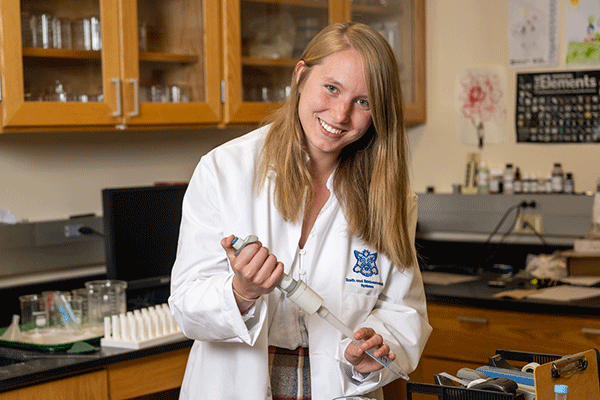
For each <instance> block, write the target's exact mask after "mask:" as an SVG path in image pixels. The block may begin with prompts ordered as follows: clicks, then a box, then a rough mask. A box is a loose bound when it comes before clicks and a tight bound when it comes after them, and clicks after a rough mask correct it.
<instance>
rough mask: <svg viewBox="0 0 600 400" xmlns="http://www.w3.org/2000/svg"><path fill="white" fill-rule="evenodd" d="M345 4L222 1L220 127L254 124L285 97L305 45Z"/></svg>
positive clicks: (290, 0)
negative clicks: (222, 75) (222, 106)
mask: <svg viewBox="0 0 600 400" xmlns="http://www.w3.org/2000/svg"><path fill="white" fill-rule="evenodd" d="M346 1H348V0H281V1H272V0H239V1H224V2H223V3H224V13H225V16H224V21H225V26H224V27H223V34H224V39H223V46H224V47H223V49H224V50H223V68H224V81H223V86H224V94H225V96H224V101H225V104H224V123H225V124H238V123H257V122H260V121H261V120H262V119H263V118H264V117H265V116H267V115H268V114H269V112H271V111H273V110H274V109H275V108H276V107H278V106H280V105H281V103H282V102H283V101H285V99H286V98H287V95H288V93H289V85H290V80H291V78H292V71H293V68H294V66H295V65H296V63H297V62H298V56H299V55H300V52H301V50H303V48H304V47H305V46H306V44H308V41H309V40H310V39H311V38H312V37H313V36H314V35H315V34H316V33H317V32H318V31H319V30H321V29H322V28H324V27H325V26H327V25H328V24H329V23H331V22H335V21H341V20H342V19H343V15H344V7H345V2H346Z"/></svg>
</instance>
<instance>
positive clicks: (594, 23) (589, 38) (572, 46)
mask: <svg viewBox="0 0 600 400" xmlns="http://www.w3.org/2000/svg"><path fill="white" fill-rule="evenodd" d="M565 13H566V15H565V43H566V44H567V49H566V52H567V54H566V60H565V61H566V63H567V65H584V64H587V65H598V64H600V29H599V26H598V25H600V1H598V0H570V1H567V2H566V4H565Z"/></svg>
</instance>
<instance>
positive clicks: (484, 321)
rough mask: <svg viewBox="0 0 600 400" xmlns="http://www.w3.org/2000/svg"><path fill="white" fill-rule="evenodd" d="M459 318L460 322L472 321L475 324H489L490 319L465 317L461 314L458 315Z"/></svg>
mask: <svg viewBox="0 0 600 400" xmlns="http://www.w3.org/2000/svg"><path fill="white" fill-rule="evenodd" d="M456 319H457V320H459V321H460V322H472V323H475V324H487V323H488V320H487V318H472V317H463V316H461V315H459V316H458V317H456Z"/></svg>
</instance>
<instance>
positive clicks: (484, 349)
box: [424, 303, 600, 364]
mask: <svg viewBox="0 0 600 400" xmlns="http://www.w3.org/2000/svg"><path fill="white" fill-rule="evenodd" d="M549 307H551V306H550V305H549ZM428 312H429V322H430V324H431V325H432V327H433V332H432V334H431V337H430V338H429V341H428V342H427V346H426V348H425V351H424V355H425V356H431V357H439V358H446V359H453V360H461V361H470V362H482V363H484V364H487V362H488V358H489V357H490V356H491V355H493V354H494V352H495V351H496V350H497V349H510V350H519V351H530V352H536V353H549V354H559V355H566V354H572V353H577V352H581V351H585V350H589V349H591V348H596V347H598V346H599V345H600V318H592V317H569V316H557V315H547V314H532V313H521V312H508V311H498V310H486V309H477V308H469V307H462V306H451V305H445V304H436V303H430V304H429V305H428Z"/></svg>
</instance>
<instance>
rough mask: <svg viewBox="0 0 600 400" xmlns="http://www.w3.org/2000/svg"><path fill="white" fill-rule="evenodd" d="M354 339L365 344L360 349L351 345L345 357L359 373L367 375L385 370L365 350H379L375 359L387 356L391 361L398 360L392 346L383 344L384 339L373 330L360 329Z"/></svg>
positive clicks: (355, 333)
mask: <svg viewBox="0 0 600 400" xmlns="http://www.w3.org/2000/svg"><path fill="white" fill-rule="evenodd" d="M354 339H356V340H364V342H363V343H361V345H360V347H358V346H355V345H354V344H353V343H350V344H349V345H348V347H346V351H344V357H346V360H348V362H349V363H350V364H352V365H353V366H354V368H356V370H357V371H358V372H362V373H364V374H366V373H369V372H373V371H378V370H380V369H381V368H383V365H381V364H380V363H378V362H377V361H375V360H373V359H372V358H371V357H370V356H369V355H368V354H366V353H365V350H369V349H371V348H375V349H377V350H375V353H374V355H375V357H377V358H379V357H384V356H385V357H388V358H389V359H390V360H394V359H396V354H394V353H392V352H391V351H390V346H388V345H387V344H384V343H383V337H382V336H381V335H379V334H377V333H375V331H374V330H373V329H371V328H360V329H359V330H357V331H356V332H354Z"/></svg>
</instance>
